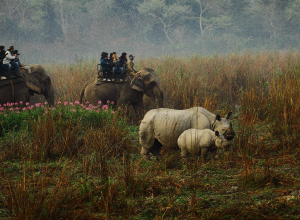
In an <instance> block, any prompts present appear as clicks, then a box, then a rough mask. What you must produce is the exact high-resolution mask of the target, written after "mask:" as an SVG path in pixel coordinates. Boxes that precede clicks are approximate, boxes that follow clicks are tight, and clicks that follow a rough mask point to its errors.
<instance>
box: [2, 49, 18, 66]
mask: <svg viewBox="0 0 300 220" xmlns="http://www.w3.org/2000/svg"><path fill="white" fill-rule="evenodd" d="M15 58H16V57H15V56H13V55H12V54H11V52H10V51H6V57H5V58H4V59H3V64H9V63H10V61H12V60H14V59H15Z"/></svg>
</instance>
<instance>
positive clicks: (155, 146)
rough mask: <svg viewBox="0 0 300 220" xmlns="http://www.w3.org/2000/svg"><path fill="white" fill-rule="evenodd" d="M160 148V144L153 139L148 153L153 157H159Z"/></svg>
mask: <svg viewBox="0 0 300 220" xmlns="http://www.w3.org/2000/svg"><path fill="white" fill-rule="evenodd" d="M161 147H162V145H161V143H159V141H158V140H157V139H155V141H154V144H153V145H152V148H151V150H150V152H151V153H152V154H153V155H154V156H157V157H161V154H160V150H161Z"/></svg>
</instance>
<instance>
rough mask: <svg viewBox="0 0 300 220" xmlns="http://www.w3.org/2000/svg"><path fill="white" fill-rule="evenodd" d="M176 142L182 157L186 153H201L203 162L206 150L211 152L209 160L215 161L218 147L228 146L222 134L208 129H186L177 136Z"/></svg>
mask: <svg viewBox="0 0 300 220" xmlns="http://www.w3.org/2000/svg"><path fill="white" fill-rule="evenodd" d="M177 143H178V146H179V148H180V150H181V156H182V157H183V158H185V157H186V156H187V153H190V154H192V155H200V154H201V155H202V162H203V163H206V157H207V153H208V152H211V160H212V161H215V156H216V153H217V150H218V148H220V149H224V150H227V149H228V148H229V146H230V143H229V141H228V140H226V139H225V137H224V136H223V135H222V134H220V133H219V132H218V131H216V132H214V131H212V130H210V129H203V130H200V129H188V130H186V131H184V132H183V133H182V134H181V135H180V136H179V138H178V140H177Z"/></svg>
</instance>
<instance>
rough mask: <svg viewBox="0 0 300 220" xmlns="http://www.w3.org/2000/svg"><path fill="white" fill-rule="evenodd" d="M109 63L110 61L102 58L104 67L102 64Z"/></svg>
mask: <svg viewBox="0 0 300 220" xmlns="http://www.w3.org/2000/svg"><path fill="white" fill-rule="evenodd" d="M108 61H109V60H108V59H104V58H102V59H101V65H102V64H108Z"/></svg>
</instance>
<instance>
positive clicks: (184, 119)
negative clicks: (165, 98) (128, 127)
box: [139, 107, 235, 159]
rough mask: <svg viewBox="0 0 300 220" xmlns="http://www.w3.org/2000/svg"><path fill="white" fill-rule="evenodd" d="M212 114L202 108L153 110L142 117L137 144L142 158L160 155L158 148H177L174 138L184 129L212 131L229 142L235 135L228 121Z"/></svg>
mask: <svg viewBox="0 0 300 220" xmlns="http://www.w3.org/2000/svg"><path fill="white" fill-rule="evenodd" d="M231 114H232V113H231V112H229V113H228V115H227V117H226V118H221V117H220V115H215V114H213V113H211V112H210V111H208V110H206V109H204V108H202V107H193V108H190V109H185V110H175V109H168V108H158V109H152V110H150V111H148V112H147V113H146V115H145V116H144V118H143V120H142V122H141V124H140V130H139V142H140V144H141V145H142V148H141V155H143V156H144V155H146V156H147V157H148V159H149V153H150V152H151V153H152V154H153V155H155V156H160V150H161V147H162V146H164V147H171V148H174V149H178V145H177V139H178V137H179V135H181V134H182V133H183V132H184V131H185V130H188V129H190V128H195V129H211V130H213V131H218V132H220V133H221V134H223V135H224V136H225V138H226V139H227V140H232V139H233V138H234V136H235V133H234V131H233V129H232V124H230V123H229V121H228V119H229V117H230V115H231Z"/></svg>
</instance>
